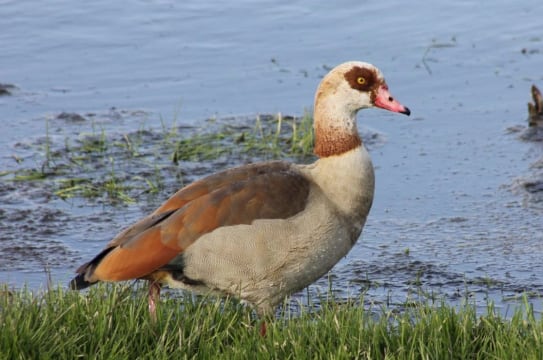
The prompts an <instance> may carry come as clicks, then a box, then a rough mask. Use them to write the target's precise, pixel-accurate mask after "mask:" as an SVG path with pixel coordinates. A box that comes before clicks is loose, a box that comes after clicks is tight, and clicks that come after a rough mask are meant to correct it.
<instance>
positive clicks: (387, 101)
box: [374, 84, 411, 116]
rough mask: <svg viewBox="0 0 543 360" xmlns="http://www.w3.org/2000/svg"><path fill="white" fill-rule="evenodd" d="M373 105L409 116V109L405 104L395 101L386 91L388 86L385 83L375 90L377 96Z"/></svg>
mask: <svg viewBox="0 0 543 360" xmlns="http://www.w3.org/2000/svg"><path fill="white" fill-rule="evenodd" d="M374 104H375V106H377V107H380V108H381V109H385V110H389V111H392V112H397V113H401V114H405V115H407V116H409V114H411V111H410V110H409V108H408V107H407V106H403V105H402V104H400V102H399V101H396V100H395V99H394V98H393V97H392V95H390V92H389V91H388V86H386V84H384V85H381V86H380V87H379V90H377V96H376V97H375V101H374Z"/></svg>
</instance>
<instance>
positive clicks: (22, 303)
mask: <svg viewBox="0 0 543 360" xmlns="http://www.w3.org/2000/svg"><path fill="white" fill-rule="evenodd" d="M134 291H135V292H134ZM146 299H147V297H146V294H145V290H144V289H138V288H137V289H136V290H134V289H133V288H132V287H130V286H126V285H124V286H123V285H118V284H117V285H113V286H96V287H94V288H91V289H90V290H89V291H88V293H86V294H82V293H79V292H74V291H65V290H62V289H61V288H58V289H53V290H50V291H47V292H41V293H36V294H33V293H31V292H30V291H29V290H24V289H23V290H19V291H9V290H8V289H7V288H3V289H0V349H1V352H0V358H2V359H8V358H56V359H75V358H81V357H82V358H87V357H89V356H90V357H92V358H94V359H135V358H138V359H148V358H149V359H150V358H152V359H170V358H178V359H188V358H201V359H211V358H213V359H214V358H225V359H226V358H227V359H249V358H251V359H540V358H541V357H542V356H543V340H542V338H543V320H542V319H541V318H539V317H536V316H535V315H534V313H533V312H532V310H531V309H530V307H529V306H526V307H525V308H524V309H522V310H521V309H519V310H517V311H516V312H515V313H514V314H513V316H512V317H511V319H509V320H505V319H504V318H502V317H501V316H500V315H499V314H496V312H495V310H494V309H493V307H492V306H491V305H489V306H488V308H487V313H486V314H485V315H483V316H479V315H477V314H476V312H475V310H474V308H473V307H472V306H469V305H464V306H463V307H461V308H460V309H455V308H452V307H449V306H447V305H444V304H439V305H435V304H431V303H427V304H417V305H416V306H414V305H412V304H411V305H410V306H409V307H406V310H405V311H404V312H401V313H398V312H394V311H388V310H386V309H372V308H368V307H365V306H364V305H361V304H363V303H364V302H363V301H348V302H343V303H338V302H335V301H333V300H325V299H324V300H322V302H321V304H320V307H319V309H314V308H312V307H311V306H310V305H307V306H301V310H296V311H290V310H289V307H288V306H287V305H285V306H283V310H282V311H280V313H279V314H278V316H277V317H276V318H275V319H273V320H271V321H269V322H268V323H267V328H268V332H267V336H266V337H261V336H260V335H259V332H258V331H257V329H258V320H256V319H255V318H254V316H253V314H252V313H251V311H250V309H248V308H246V307H244V306H242V305H240V304H239V303H237V302H235V301H233V300H228V299H227V300H224V301H221V300H218V299H216V298H194V297H192V296H190V295H188V294H184V295H182V296H181V297H166V298H165V299H163V301H161V303H160V306H159V308H158V314H157V315H158V316H157V321H156V322H152V321H150V317H149V314H148V310H147V302H146Z"/></svg>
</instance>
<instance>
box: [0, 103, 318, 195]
mask: <svg viewBox="0 0 543 360" xmlns="http://www.w3.org/2000/svg"><path fill="white" fill-rule="evenodd" d="M29 146H30V147H32V148H33V149H34V150H35V151H37V152H39V153H40V156H39V157H38V159H34V162H32V161H31V160H29V159H25V158H24V157H19V156H14V159H15V160H16V163H17V168H16V169H15V170H3V171H2V170H0V176H1V177H2V178H3V179H4V180H8V181H14V182H25V183H36V184H37V183H40V182H41V183H42V184H46V185H47V187H48V188H50V189H51V190H50V191H51V195H52V196H56V197H59V198H62V199H68V198H74V197H83V198H87V199H100V200H102V201H106V202H119V201H120V202H132V201H133V199H134V198H135V197H137V196H138V195H139V194H141V193H150V192H158V191H159V190H161V189H162V188H163V187H164V186H166V184H167V182H168V179H173V180H174V181H175V187H179V186H180V185H182V184H183V178H184V176H188V177H196V176H202V175H205V174H206V173H209V172H212V171H216V170H215V169H213V168H214V167H216V166H217V167H218V166H220V167H219V168H224V167H225V166H227V165H230V166H232V165H235V164H240V163H244V162H250V161H257V160H266V159H278V158H288V159H296V160H297V161H308V160H309V159H312V147H313V131H312V118H311V115H310V114H309V113H308V112H306V113H305V114H304V116H302V117H291V116H282V115H281V114H278V115H276V116H270V115H265V116H258V117H256V119H252V120H251V119H241V118H231V119H224V120H221V121H217V120H214V119H209V120H207V121H206V123H205V126H204V127H187V126H179V127H178V126H172V127H170V128H169V127H166V126H164V125H163V127H162V129H159V130H158V131H156V130H143V129H140V130H138V131H135V132H132V133H128V134H106V132H105V130H104V129H103V128H97V125H96V124H95V123H94V122H93V123H92V124H91V129H90V131H89V132H88V133H81V134H80V135H79V136H77V138H76V139H73V138H69V137H65V138H64V139H58V137H53V136H51V134H50V129H49V124H47V127H46V135H45V138H44V139H42V140H41V141H40V142H38V143H36V144H31V145H29ZM202 161H205V162H206V164H207V165H202V164H201V163H200V162H202ZM29 163H32V165H31V166H29ZM206 168H207V171H206ZM210 169H211V170H210Z"/></svg>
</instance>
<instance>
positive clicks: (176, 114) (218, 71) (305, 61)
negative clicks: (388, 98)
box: [0, 0, 543, 311]
mask: <svg viewBox="0 0 543 360" xmlns="http://www.w3.org/2000/svg"><path fill="white" fill-rule="evenodd" d="M39 5H40V6H38V3H37V2H36V3H34V2H32V1H26V2H19V1H4V2H2V4H1V6H0V26H1V27H2V32H1V33H0V44H1V45H2V46H1V48H2V52H1V56H0V83H2V84H11V85H14V87H9V92H10V93H11V95H7V94H6V95H3V96H0V121H1V123H2V125H3V127H2V131H1V133H2V135H1V136H0V171H13V170H15V169H20V168H36V167H38V168H39V167H40V165H42V164H43V161H44V159H43V152H44V149H45V147H44V145H43V144H44V138H45V137H46V134H47V137H49V138H51V139H53V144H54V145H55V146H56V147H57V150H58V149H61V148H62V144H63V142H65V141H66V139H77V138H78V137H79V136H81V133H92V132H93V131H98V133H100V131H102V130H103V131H104V132H105V133H106V134H107V135H108V136H111V137H112V138H113V139H118V138H122V134H127V133H134V132H136V131H138V130H140V129H142V128H145V129H150V131H151V132H152V131H155V133H160V129H161V127H162V124H163V123H165V124H166V125H167V126H170V125H171V124H173V123H174V122H175V123H176V124H177V125H179V124H186V125H192V126H198V125H199V124H202V122H203V120H204V119H207V118H209V117H216V118H219V119H220V118H225V117H229V116H232V115H234V116H237V115H247V116H248V117H249V118H251V117H254V115H255V114H257V113H275V112H278V111H280V112H283V113H288V114H301V113H302V112H303V109H304V108H308V107H311V105H312V98H313V94H314V90H315V88H316V86H317V84H318V82H319V80H320V78H321V77H322V75H323V74H324V73H326V71H327V68H329V67H332V66H334V65H335V64H338V63H340V62H343V61H345V60H351V59H361V60H366V61H370V62H373V63H375V64H378V65H379V67H380V68H381V69H382V70H383V72H384V73H385V75H386V77H387V79H388V83H389V86H390V88H391V90H392V91H393V93H394V94H395V96H396V97H397V98H398V99H400V100H401V101H402V102H403V103H405V104H406V105H408V106H409V107H410V108H411V110H412V117H411V118H405V117H401V116H395V115H393V114H389V113H384V112H379V111H373V110H372V111H365V112H363V113H362V114H360V116H359V119H360V125H361V129H363V131H364V132H367V133H370V134H378V135H379V138H380V139H382V141H380V142H379V144H371V146H370V150H371V153H372V158H373V161H374V165H375V167H376V174H377V190H376V198H375V202H374V207H373V209H372V213H371V215H370V218H369V220H368V224H367V227H366V229H365V231H364V234H363V237H362V239H361V241H359V243H358V244H357V245H356V247H355V248H354V249H353V251H352V252H351V253H350V254H349V255H348V256H347V257H346V258H345V259H344V260H343V261H342V262H341V263H340V264H338V266H336V267H335V268H334V270H333V272H332V273H331V277H332V279H333V286H334V288H335V290H336V291H337V292H339V293H340V294H341V295H345V294H347V293H348V294H355V295H358V294H360V293H361V292H365V293H367V296H366V298H367V299H370V300H371V301H374V302H377V303H401V302H403V301H405V299H406V298H407V297H416V296H425V294H426V295H427V294H431V293H436V294H442V295H445V296H446V298H447V299H448V300H449V301H451V302H455V301H460V300H461V299H464V298H466V297H467V298H468V299H470V300H471V301H476V302H477V303H478V304H484V302H485V301H486V300H487V299H492V300H494V301H497V303H498V305H499V306H500V307H501V308H502V309H504V311H506V310H507V309H508V307H509V306H511V305H514V304H516V303H518V299H517V296H518V294H520V293H521V292H523V291H528V292H530V294H532V295H533V296H532V297H531V299H530V301H532V302H534V304H535V306H536V308H538V309H541V300H540V296H541V294H542V293H543V278H542V276H541V274H543V261H542V260H541V259H543V220H542V219H543V204H542V202H541V200H540V199H541V196H538V192H537V191H536V192H530V191H529V189H530V188H529V187H527V186H526V184H529V183H530V181H532V180H533V179H534V178H537V177H538V176H540V175H541V166H538V165H537V163H538V161H539V159H541V156H542V153H543V144H541V142H530V141H524V140H521V139H520V138H521V136H520V135H519V134H520V133H522V126H523V124H525V123H526V122H525V120H526V116H527V111H526V103H527V102H528V101H529V100H530V97H529V88H530V86H531V84H532V83H536V84H539V85H540V87H541V85H542V84H543V73H542V69H543V68H542V65H541V64H543V31H542V30H541V25H540V24H541V22H540V16H539V14H540V13H541V11H537V10H542V9H541V8H542V5H541V4H540V1H536V0H529V1H525V2H523V3H522V4H519V3H514V2H510V1H505V0H498V1H494V2H493V3H492V6H489V4H486V3H484V2H475V1H461V2H454V3H450V2H434V3H432V4H428V3H426V2H416V1H415V2H411V3H410V4H409V5H407V4H405V3H403V2H400V1H392V2H358V1H340V2H330V3H327V4H320V5H315V4H314V3H313V2H310V1H307V0H303V1H288V2H287V1H260V2H258V3H254V2H250V1H235V2H231V3H229V5H228V7H227V8H225V7H224V5H223V4H222V3H219V2H213V1H212V2H205V3H202V2H198V1H185V2H183V3H179V2H174V1H135V2H132V3H131V4H130V6H123V5H121V3H115V2H113V3H110V2H107V1H102V0H99V1H94V2H91V3H86V4H78V5H77V6H75V5H73V4H72V3H71V2H68V1H65V0H57V1H50V2H48V4H47V6H42V5H41V4H39ZM62 112H67V113H77V114H81V115H82V116H83V119H79V118H64V119H62V118H61V119H59V118H58V115H59V114H60V113H62ZM46 123H48V124H49V125H48V126H47V127H48V129H47V130H46ZM511 127H513V128H516V129H519V127H521V129H520V131H517V132H512V131H510V130H508V129H510V128H511ZM96 128H97V129H98V130H96ZM40 144H41V145H40ZM40 146H41V147H40ZM234 161H235V160H234ZM166 162H167V161H165V163H166ZM227 165H229V162H228V161H227V159H223V161H222V162H217V163H212V165H211V166H210V167H208V168H205V167H203V168H202V169H200V171H199V172H191V171H190V170H191V169H192V168H191V167H188V168H183V169H181V170H180V171H181V173H182V176H180V177H178V172H176V170H175V169H172V170H171V174H170V181H168V182H167V185H166V186H165V189H164V190H163V191H161V192H159V193H158V194H157V195H154V196H151V195H149V196H140V197H138V198H137V200H138V202H137V204H132V205H123V204H111V203H109V202H107V201H101V200H92V201H91V200H85V199H82V198H75V199H71V200H69V201H63V200H60V199H59V198H58V197H56V196H55V195H54V194H53V192H52V191H51V189H50V188H49V187H48V185H47V182H43V183H41V185H40V183H32V185H24V184H21V183H19V182H13V181H11V180H9V179H8V178H9V176H3V177H1V178H0V204H1V205H0V206H1V208H0V281H1V282H7V283H9V284H11V285H13V286H15V287H18V286H21V285H22V284H24V283H27V284H29V285H30V286H32V287H35V288H38V287H40V286H44V283H45V281H46V275H45V273H44V268H49V269H50V271H51V275H52V278H53V281H55V282H57V281H59V282H65V281H66V280H67V279H69V278H70V276H71V274H72V272H73V269H74V267H75V266H76V265H77V264H78V263H80V262H81V261H82V260H83V259H87V258H88V257H89V256H91V255H93V254H94V253H95V252H96V251H98V250H99V249H100V248H101V247H102V246H103V244H104V243H105V242H106V241H108V240H109V239H110V238H111V236H112V235H114V234H115V233H116V232H117V231H118V230H120V229H122V228H123V227H124V226H126V225H127V224H129V223H131V222H132V221H133V220H135V219H137V218H138V217H140V216H142V215H143V214H145V213H147V212H148V211H150V210H152V209H153V207H155V206H157V205H158V204H159V203H160V202H161V201H162V200H163V199H164V198H165V197H166V196H167V195H168V193H171V191H173V189H174V188H175V187H176V186H175V185H176V182H182V181H189V180H191V179H192V178H195V177H198V176H201V175H202V174H203V173H205V171H213V170H216V169H217V168H221V167H224V166H227ZM91 169H92V170H89V171H88V172H89V173H90V174H91V175H92V174H93V173H94V172H96V177H100V176H101V175H103V172H100V171H98V170H96V169H95V168H91ZM134 169H139V168H137V167H135V168H134ZM82 171H84V170H82ZM128 173H130V171H128ZM327 288H328V279H323V280H321V281H320V282H319V283H318V284H317V285H316V286H314V287H312V289H313V290H314V291H318V290H319V289H322V290H323V291H324V290H326V289H327Z"/></svg>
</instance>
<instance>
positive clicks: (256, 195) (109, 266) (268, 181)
mask: <svg viewBox="0 0 543 360" xmlns="http://www.w3.org/2000/svg"><path fill="white" fill-rule="evenodd" d="M309 188H310V182H309V181H308V180H307V178H305V177H304V176H303V175H302V174H300V173H298V172H296V171H295V170H292V169H291V166H290V164H288V163H284V162H279V161H277V162H269V163H262V164H253V165H247V166H242V167H238V168H234V169H231V170H227V171H224V172H221V173H217V174H215V175H212V176H209V177H207V178H204V179H201V180H199V181H196V182H194V183H192V184H191V185H189V186H187V187H185V188H183V189H181V190H180V191H178V192H177V193H176V194H175V195H173V196H172V197H171V198H170V199H169V200H167V201H166V202H165V203H164V204H163V205H162V206H160V207H159V208H158V209H157V210H156V211H155V212H153V213H152V214H151V215H149V216H148V217H146V218H144V219H142V220H140V221H139V222H137V223H136V224H134V225H133V226H131V227H129V228H128V229H126V230H125V231H123V232H121V233H120V234H119V235H117V236H116V237H115V238H114V239H113V240H112V241H111V242H110V243H109V244H108V245H107V247H106V248H105V249H104V250H103V251H102V252H101V253H100V254H98V255H97V256H96V257H95V258H94V259H93V260H91V261H90V262H88V263H86V264H84V265H82V266H81V267H80V268H79V269H78V270H77V272H78V274H79V275H78V276H77V277H76V278H75V279H74V280H72V283H71V286H72V287H73V288H84V287H86V286H89V285H91V284H92V283H94V282H96V281H99V280H114V281H117V280H129V279H135V278H142V277H146V276H147V275H149V274H150V273H152V272H153V271H155V270H157V269H158V268H160V267H161V266H164V265H166V264H167V263H168V262H169V261H171V260H172V259H173V258H175V257H176V256H177V255H179V254H180V253H182V252H183V251H184V250H185V249H186V248H187V247H189V246H190V245H191V244H192V243H194V242H195V241H197V239H198V238H199V237H200V236H202V235H204V234H206V233H209V232H211V231H213V230H215V229H216V228H218V227H221V226H231V225H238V224H251V223H252V222H253V221H254V220H256V219H285V218H289V217H291V216H293V215H295V214H297V213H298V212H300V211H302V210H303V209H304V208H305V206H306V203H307V197H308V195H309Z"/></svg>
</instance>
